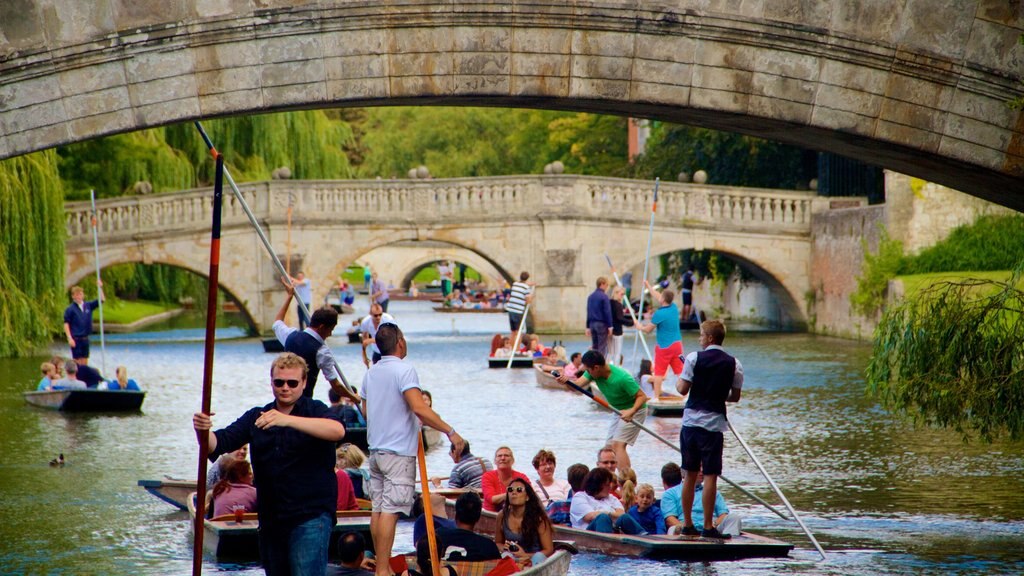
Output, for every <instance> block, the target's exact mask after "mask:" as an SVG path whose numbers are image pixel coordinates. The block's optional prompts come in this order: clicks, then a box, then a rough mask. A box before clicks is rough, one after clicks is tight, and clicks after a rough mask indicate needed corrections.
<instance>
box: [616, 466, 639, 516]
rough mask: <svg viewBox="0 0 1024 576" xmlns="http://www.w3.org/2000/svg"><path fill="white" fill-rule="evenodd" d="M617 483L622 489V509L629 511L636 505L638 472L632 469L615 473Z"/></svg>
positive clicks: (620, 496) (620, 495) (624, 469)
mask: <svg viewBox="0 0 1024 576" xmlns="http://www.w3.org/2000/svg"><path fill="white" fill-rule="evenodd" d="M615 482H616V484H618V486H619V488H620V491H619V501H620V502H622V508H623V509H625V510H629V507H630V506H632V505H633V504H635V503H636V472H634V471H633V469H632V468H619V469H618V470H616V471H615Z"/></svg>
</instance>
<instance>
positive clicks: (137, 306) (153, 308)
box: [93, 300, 179, 324]
mask: <svg viewBox="0 0 1024 576" xmlns="http://www.w3.org/2000/svg"><path fill="white" fill-rule="evenodd" d="M177 308H179V306H177V305H175V304H163V303H160V302H147V301H145V300H118V301H117V302H116V303H104V304H103V321H104V322H109V323H111V324H131V323H132V322H135V321H137V320H142V319H143V318H148V317H150V316H154V315H156V314H160V313H162V312H167V311H168V310H174V309H177ZM93 319H94V320H96V321H99V319H100V316H99V313H97V314H95V315H94V316H93Z"/></svg>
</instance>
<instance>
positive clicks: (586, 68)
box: [0, 0, 1024, 210]
mask: <svg viewBox="0 0 1024 576" xmlns="http://www.w3.org/2000/svg"><path fill="white" fill-rule="evenodd" d="M1022 31H1024V11H1021V10H1020V7H1019V6H1018V5H1017V4H1016V3H1014V2H1006V1H1002V0H979V1H977V2H969V3H963V2H948V1H946V0H915V1H912V2H903V3H896V4H892V3H885V2H882V3H879V2H878V1H877V0H822V1H820V2H810V3H808V2H805V1H802V0H778V1H772V2H726V1H724V0H710V1H707V0H669V1H667V2H666V1H658V2H655V1H653V0H639V1H636V2H626V3H623V2H615V1H612V0H597V1H595V2H586V3H578V4H577V3H566V2H562V1H560V0H538V1H537V2H533V3H528V4H516V3H509V2H499V1H497V0H480V1H477V2H473V3H470V4H467V3H462V2H454V3H439V2H436V0H409V1H407V2H402V3H397V4H396V3H380V4H365V3H351V2H343V1H342V0H324V1H321V2H315V3H310V2H308V1H306V0H275V1H274V2H272V3H257V2H213V3H211V2H207V1H205V0H182V1H179V2H172V3H168V2H163V1H157V0H111V1H109V2H104V3H100V4H94V3H82V2H59V1H57V0H23V1H20V2H3V3H0V38H2V39H3V40H2V42H0V158H6V157H10V156H14V155H18V154H23V153H26V152H31V151H34V150H40V149H44V148H48V147H52V146H55V145H58V144H65V143H69V142H76V141H81V140H86V139H90V138H95V137H97V136H102V135H106V134H112V133H118V132H126V131H131V130H137V129H140V128H147V127H154V126H161V125H164V124H169V123H174V122H181V121H186V120H192V119H197V118H208V117H215V116H226V115H234V114H249V113H257V112H270V111H276V110H287V109H298V108H312V107H329V106H362V105H368V104H373V105H395V104H445V105H480V104H484V105H494V106H515V107H539V106H543V107H545V108H556V109H564V110H587V111H595V112H605V113H613V114H620V115H628V116H633V117H649V118H656V119H661V120H666V121H673V122H681V123H687V124H694V125H699V126H706V127H710V128H716V129H723V130H730V131H738V132H742V133H745V134H751V135H755V136H761V137H766V138H771V139H775V140H779V141H782V142H787V143H791V144H796V145H800V146H805V147H808V148H813V149H821V150H827V151H831V152H835V153H839V154H843V155H845V156H849V157H852V158H856V159H858V160H862V161H864V162H868V163H872V164H877V165H881V166H883V167H886V168H892V169H895V170H898V171H900V172H902V173H906V174H910V175H913V176H917V177H920V178H924V179H927V180H929V181H933V182H937V183H940V184H943V185H946V186H949V187H952V188H954V189H957V190H962V191H964V192H967V193H969V194H973V195H976V196H979V197H982V198H985V199H988V200H992V201H995V202H998V203H1000V204H1004V205H1006V206H1010V207H1013V208H1016V209H1018V210H1020V209H1024V193H1022V190H1024V187H1022V186H1021V181H1022V177H1024V113H1022V112H1021V111H1015V110H1012V109H1010V108H1008V107H1007V106H1006V105H1005V104H1006V102H1007V101H1009V100H1011V99H1013V98H1014V97H1016V96H1018V95H1019V87H1018V85H1017V82H1018V80H1019V79H1020V78H1021V62H1022V59H1024V53H1022V51H1024V48H1021V47H1019V46H1018V45H1017V39H1018V37H1019V36H1020V34H1021V33H1022Z"/></svg>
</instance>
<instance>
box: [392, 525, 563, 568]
mask: <svg viewBox="0 0 1024 576" xmlns="http://www.w3.org/2000/svg"><path fill="white" fill-rule="evenodd" d="M492 536H493V534H492ZM571 559H572V554H571V553H570V552H569V551H568V550H557V549H556V550H555V553H554V554H552V555H551V557H550V558H548V559H547V560H545V561H544V562H541V563H540V564H537V565H536V566H530V567H529V568H526V569H524V570H520V571H518V572H516V576H565V575H566V574H568V573H569V562H570V560H571ZM405 562H406V565H407V566H408V567H409V568H413V569H416V570H418V571H419V572H420V573H423V571H422V570H420V568H419V566H418V565H417V563H416V555H415V554H406V555H405ZM498 562H499V561H498V560H488V561H485V562H442V564H444V565H446V566H451V567H452V568H454V569H455V573H456V574H487V573H489V572H490V571H491V570H493V569H494V567H495V566H497V565H498ZM441 573H442V574H447V573H448V572H446V571H444V570H442V571H441ZM428 574H429V573H428Z"/></svg>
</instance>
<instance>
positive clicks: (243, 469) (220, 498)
mask: <svg viewBox="0 0 1024 576" xmlns="http://www.w3.org/2000/svg"><path fill="white" fill-rule="evenodd" d="M212 498H213V516H214V517H215V518H216V517H217V516H225V515H229V514H233V513H234V511H235V509H236V508H241V509H242V510H244V511H246V512H256V487H255V486H253V485H252V468H251V467H250V466H249V463H248V462H247V461H245V460H235V461H234V462H232V463H231V464H230V465H228V468H227V470H226V471H225V473H224V477H223V478H221V479H220V480H219V481H218V482H217V483H216V484H215V485H214V486H213V495H212Z"/></svg>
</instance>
